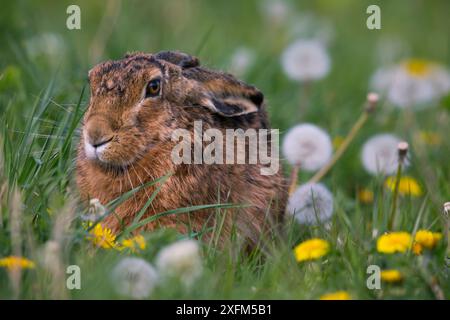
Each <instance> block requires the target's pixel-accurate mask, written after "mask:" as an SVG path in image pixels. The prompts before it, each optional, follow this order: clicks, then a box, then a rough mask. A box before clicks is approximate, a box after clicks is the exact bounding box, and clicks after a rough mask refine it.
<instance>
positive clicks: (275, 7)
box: [261, 0, 291, 25]
mask: <svg viewBox="0 0 450 320" xmlns="http://www.w3.org/2000/svg"><path fill="white" fill-rule="evenodd" d="M261 9H262V13H263V15H264V17H265V18H266V19H267V20H268V22H269V24H270V25H273V24H274V25H279V24H281V23H283V22H284V21H286V19H287V17H288V15H289V13H290V11H291V8H290V6H289V4H288V3H287V2H286V1H282V0H265V1H261Z"/></svg>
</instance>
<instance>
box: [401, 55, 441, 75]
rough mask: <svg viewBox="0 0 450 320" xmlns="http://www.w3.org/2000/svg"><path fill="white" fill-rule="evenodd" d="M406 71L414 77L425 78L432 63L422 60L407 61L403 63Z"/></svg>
mask: <svg viewBox="0 0 450 320" xmlns="http://www.w3.org/2000/svg"><path fill="white" fill-rule="evenodd" d="M403 65H404V66H405V69H406V71H407V72H408V73H409V74H410V75H411V76H414V77H418V78H421V77H425V76H427V75H428V74H429V73H430V71H431V70H432V68H433V66H434V63H432V62H430V61H427V60H424V59H409V60H406V61H404V63H403Z"/></svg>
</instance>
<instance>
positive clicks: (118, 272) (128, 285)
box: [111, 258, 158, 299]
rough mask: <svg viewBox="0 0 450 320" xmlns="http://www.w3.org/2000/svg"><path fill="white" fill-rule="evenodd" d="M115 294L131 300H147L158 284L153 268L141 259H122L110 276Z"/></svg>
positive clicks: (156, 274)
mask: <svg viewBox="0 0 450 320" xmlns="http://www.w3.org/2000/svg"><path fill="white" fill-rule="evenodd" d="M111 280H112V282H113V285H114V288H115V290H116V292H117V293H118V294H120V295H122V296H126V297H131V298H133V299H144V298H147V297H148V296H149V295H150V294H151V293H152V291H153V289H154V287H155V286H156V284H157V282H158V273H157V272H156V270H155V268H153V266H152V265H150V264H149V263H148V262H147V261H145V260H144V259H141V258H124V259H122V260H121V261H120V262H119V263H118V264H117V265H116V266H115V267H114V269H113V271H112V274H111Z"/></svg>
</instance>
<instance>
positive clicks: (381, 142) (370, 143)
mask: <svg viewBox="0 0 450 320" xmlns="http://www.w3.org/2000/svg"><path fill="white" fill-rule="evenodd" d="M401 142H402V140H401V139H400V138H398V137H396V136H394V135H392V134H388V133H385V134H378V135H375V136H373V137H372V138H370V139H369V140H367V142H366V143H365V144H364V146H363V149H362V154H361V160H362V164H363V166H364V168H365V169H366V170H367V171H368V172H369V173H371V174H374V175H376V174H385V175H389V174H393V173H395V172H396V171H397V168H398V163H399V154H398V144H399V143H401ZM408 164H409V162H408V159H405V160H404V162H403V165H404V166H407V165H408Z"/></svg>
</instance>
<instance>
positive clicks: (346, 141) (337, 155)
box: [309, 112, 368, 183]
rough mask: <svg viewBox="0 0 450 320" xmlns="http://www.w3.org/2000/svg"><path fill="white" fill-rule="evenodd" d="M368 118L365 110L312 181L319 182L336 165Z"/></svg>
mask: <svg viewBox="0 0 450 320" xmlns="http://www.w3.org/2000/svg"><path fill="white" fill-rule="evenodd" d="M367 119H368V112H364V113H363V114H362V115H361V116H360V117H359V119H358V120H357V121H356V123H355V124H354V125H353V127H352V129H351V130H350V132H349V134H348V135H347V136H346V137H345V139H344V141H343V142H342V144H341V145H340V146H339V148H338V149H337V150H336V152H335V153H334V155H333V157H332V158H331V159H330V161H328V163H327V164H326V165H325V166H323V167H322V168H321V169H320V170H319V171H318V172H317V173H316V174H315V175H314V176H313V177H312V178H311V179H310V180H309V182H310V183H317V182H319V181H320V180H321V179H322V178H323V177H324V176H325V175H326V174H327V173H328V171H330V169H331V168H332V167H333V166H334V164H335V163H336V162H337V161H338V160H339V159H340V158H341V156H342V154H343V153H344V152H345V150H347V148H348V146H349V145H350V143H351V142H352V141H353V139H354V138H355V136H356V134H357V133H358V131H359V130H360V129H361V128H362V127H363V125H364V123H366V121H367Z"/></svg>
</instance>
